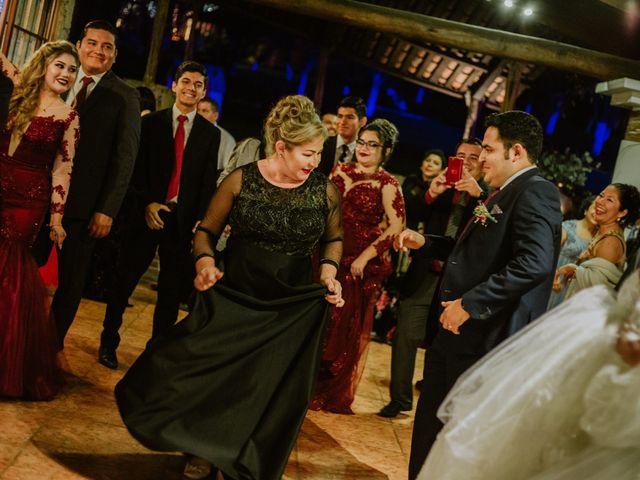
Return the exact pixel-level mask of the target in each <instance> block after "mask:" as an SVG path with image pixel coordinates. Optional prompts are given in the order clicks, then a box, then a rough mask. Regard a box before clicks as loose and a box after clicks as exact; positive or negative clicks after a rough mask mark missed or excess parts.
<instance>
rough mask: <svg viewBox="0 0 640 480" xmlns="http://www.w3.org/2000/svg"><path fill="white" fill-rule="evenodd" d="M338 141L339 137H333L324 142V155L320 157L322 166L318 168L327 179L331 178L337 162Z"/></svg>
mask: <svg viewBox="0 0 640 480" xmlns="http://www.w3.org/2000/svg"><path fill="white" fill-rule="evenodd" d="M337 141H338V136H337V135H334V136H333V137H327V139H326V140H325V141H324V146H323V148H322V155H320V166H319V167H318V168H319V169H320V171H321V172H322V173H324V174H325V175H326V176H327V177H328V176H329V173H331V169H332V168H333V166H334V165H335V162H336V143H337Z"/></svg>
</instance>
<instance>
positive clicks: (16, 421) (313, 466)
mask: <svg viewBox="0 0 640 480" xmlns="http://www.w3.org/2000/svg"><path fill="white" fill-rule="evenodd" d="M154 296H155V294H154V292H152V291H151V290H149V289H148V287H146V286H141V287H139V288H138V289H137V290H136V293H135V295H134V297H133V299H132V301H133V303H134V306H133V307H132V308H129V309H127V313H126V316H125V321H124V325H123V328H122V331H121V333H122V344H121V346H120V348H119V350H118V356H119V360H120V364H121V366H120V369H119V370H117V371H112V370H109V369H107V368H104V367H103V366H101V365H99V364H98V363H97V362H96V360H95V359H96V354H97V348H98V340H99V334H100V326H101V321H102V318H103V314H104V308H105V306H104V305H103V304H100V303H97V302H91V301H88V300H83V302H82V305H81V307H80V311H79V312H78V316H77V317H76V321H75V322H74V324H73V326H72V328H71V330H70V332H69V336H68V337H67V342H66V349H65V351H66V355H67V358H68V361H69V365H70V370H71V374H69V375H67V376H66V378H67V385H66V386H65V388H64V390H63V392H62V393H61V394H60V395H59V396H58V397H57V398H56V399H55V400H53V401H51V402H31V403H29V402H15V401H6V400H2V401H0V479H2V480H67V479H93V480H165V479H166V480H173V479H180V478H182V475H181V469H182V466H183V458H182V456H181V455H179V454H165V453H156V452H151V451H149V450H147V449H145V448H144V447H142V446H141V445H139V444H138V443H137V442H136V441H135V440H134V439H133V438H131V436H130V435H129V434H128V433H127V431H126V429H125V427H124V425H123V424H122V422H121V420H120V417H119V415H118V412H117V409H116V406H115V403H114V400H113V395H112V392H113V387H114V385H115V384H116V382H117V381H118V380H119V379H120V377H121V376H122V375H123V373H124V371H125V370H126V368H127V367H128V366H129V365H131V363H132V362H133V360H134V359H135V358H136V356H137V355H138V354H139V353H140V352H141V351H142V348H143V346H144V344H145V342H146V341H147V339H148V337H149V334H150V325H151V315H152V312H153V303H152V302H153V300H154ZM390 356H391V349H390V347H389V346H387V345H380V344H376V343H372V344H371V348H370V349H369V356H368V359H367V365H366V368H365V371H364V375H363V378H362V382H361V384H360V387H359V390H358V395H357V397H356V401H355V404H354V411H355V412H356V414H355V415H335V414H326V413H321V412H309V413H308V415H307V417H306V419H305V422H304V425H303V427H302V431H301V433H300V436H299V437H298V441H297V444H296V447H295V449H294V451H293V453H292V454H291V457H290V459H289V464H288V466H287V469H286V472H285V476H284V478H285V479H287V480H293V479H296V480H297V479H305V480H306V479H316V480H325V479H327V480H329V479H391V480H401V479H405V478H406V470H407V462H408V454H409V445H410V441H411V426H412V423H413V412H406V413H402V414H400V415H399V416H398V417H397V418H395V419H393V420H389V419H384V418H380V417H378V416H377V415H376V412H378V411H379V410H380V408H382V407H383V406H384V405H385V403H386V402H387V400H388V393H387V392H388V375H389V373H388V372H389V362H390ZM422 356H423V355H422V352H420V354H419V356H418V357H419V358H418V362H417V363H418V365H417V366H416V374H418V372H421V370H422ZM416 378H417V376H416Z"/></svg>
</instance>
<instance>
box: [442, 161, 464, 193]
mask: <svg viewBox="0 0 640 480" xmlns="http://www.w3.org/2000/svg"><path fill="white" fill-rule="evenodd" d="M463 168H464V160H463V159H462V158H458V157H449V162H448V163H447V173H446V179H447V185H450V186H453V185H455V183H456V182H457V181H458V180H461V179H462V169H463Z"/></svg>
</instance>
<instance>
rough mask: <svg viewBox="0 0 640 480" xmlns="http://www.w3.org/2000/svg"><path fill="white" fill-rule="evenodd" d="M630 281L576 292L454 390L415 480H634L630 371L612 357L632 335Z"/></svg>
mask: <svg viewBox="0 0 640 480" xmlns="http://www.w3.org/2000/svg"><path fill="white" fill-rule="evenodd" d="M639 279H640V276H639V275H638V273H636V274H634V275H632V276H631V277H630V278H629V280H628V281H627V282H626V283H625V285H624V286H623V287H622V289H621V291H620V293H619V295H618V298H617V300H616V298H615V295H614V293H613V292H611V290H609V289H608V288H607V287H604V286H596V287H593V288H590V289H588V290H584V291H582V292H579V293H578V294H576V295H575V296H574V297H572V298H571V299H569V300H568V301H566V302H564V303H563V304H561V305H560V306H558V307H557V308H555V309H554V310H552V311H550V312H548V313H547V314H546V315H545V316H543V317H541V318H540V319H539V320H538V321H536V322H534V323H533V324H531V325H530V326H529V327H527V328H526V329H524V330H523V331H521V332H520V333H519V334H517V335H515V336H514V337H512V338H510V339H509V340H507V341H506V342H504V343H503V344H501V345H500V347H498V348H497V349H496V350H494V351H493V352H491V353H490V354H489V355H488V356H486V357H485V358H484V359H483V360H482V361H480V362H479V363H478V364H476V365H474V367H472V368H471V369H470V370H469V371H468V372H466V373H465V374H464V375H463V376H462V377H461V378H460V379H459V380H458V382H457V383H456V385H455V386H454V388H453V389H452V391H451V392H450V393H449V395H448V397H447V398H446V399H445V401H444V402H443V404H442V407H441V408H440V410H439V412H438V415H439V417H440V418H441V419H442V420H443V422H445V427H444V429H443V430H442V432H441V433H440V435H439V436H438V439H437V441H436V443H435V444H434V446H433V448H432V450H431V452H430V454H429V457H428V458H427V460H426V462H425V464H424V466H423V468H422V470H421V472H420V475H419V476H418V478H419V479H421V480H521V479H528V480H533V479H535V480H577V479H580V480H590V479H592V480H596V479H598V480H614V479H615V480H627V479H628V480H631V479H634V480H638V479H640V367H629V366H627V365H626V364H624V363H623V362H622V361H621V360H620V359H619V357H618V356H617V354H616V353H615V352H614V350H613V345H614V340H615V336H616V333H617V329H618V326H619V325H620V324H621V323H622V322H625V321H628V320H630V321H632V322H633V323H635V324H636V325H640V280H639Z"/></svg>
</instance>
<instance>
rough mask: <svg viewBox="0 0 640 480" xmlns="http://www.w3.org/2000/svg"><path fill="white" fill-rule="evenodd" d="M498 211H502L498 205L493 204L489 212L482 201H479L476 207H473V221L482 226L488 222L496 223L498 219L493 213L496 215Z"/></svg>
mask: <svg viewBox="0 0 640 480" xmlns="http://www.w3.org/2000/svg"><path fill="white" fill-rule="evenodd" d="M500 213H502V210H500V207H498V205H494V206H493V208H492V209H491V212H489V210H488V209H487V206H486V205H485V204H484V202H482V201H479V202H478V205H476V208H474V209H473V217H474V218H473V223H479V224H480V225H482V226H483V227H486V226H487V223H488V222H493V223H498V220H497V219H496V217H494V215H498V214H500Z"/></svg>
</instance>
